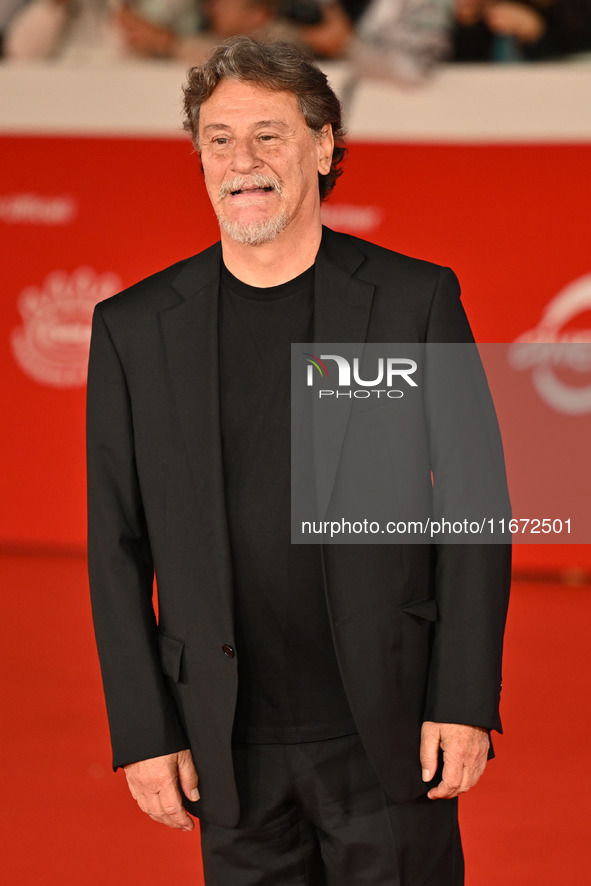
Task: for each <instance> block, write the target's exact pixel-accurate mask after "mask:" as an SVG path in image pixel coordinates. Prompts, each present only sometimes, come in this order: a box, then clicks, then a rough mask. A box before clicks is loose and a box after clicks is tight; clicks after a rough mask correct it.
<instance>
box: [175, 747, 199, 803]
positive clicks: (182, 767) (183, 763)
mask: <svg viewBox="0 0 591 886" xmlns="http://www.w3.org/2000/svg"><path fill="white" fill-rule="evenodd" d="M179 782H180V785H181V788H182V789H183V793H184V795H185V797H188V798H189V800H193V801H196V800H198V799H199V791H198V789H197V784H198V782H199V778H198V776H197V770H196V769H195V764H194V763H193V757H192V756H191V753H190V752H187V754H183V755H182V756H181V755H179Z"/></svg>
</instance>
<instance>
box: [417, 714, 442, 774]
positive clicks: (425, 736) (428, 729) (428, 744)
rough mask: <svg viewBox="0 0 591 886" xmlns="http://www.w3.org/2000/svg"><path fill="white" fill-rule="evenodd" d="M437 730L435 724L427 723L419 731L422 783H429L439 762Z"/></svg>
mask: <svg viewBox="0 0 591 886" xmlns="http://www.w3.org/2000/svg"><path fill="white" fill-rule="evenodd" d="M439 743H440V734H439V729H438V728H437V725H436V724H435V723H431V722H430V721H427V722H425V723H423V727H422V729H421V747H420V751H419V757H420V760H421V768H422V770H423V773H422V777H423V781H431V779H432V778H433V777H434V776H435V773H436V772H437V764H438V762H439Z"/></svg>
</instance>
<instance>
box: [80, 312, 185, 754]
mask: <svg viewBox="0 0 591 886" xmlns="http://www.w3.org/2000/svg"><path fill="white" fill-rule="evenodd" d="M87 478H88V569H89V579H90V591H91V602H92V613H93V621H94V628H95V636H96V642H97V648H98V653H99V659H100V665H101V672H102V678H103V687H104V692H105V698H106V703H107V713H108V718H109V726H110V732H111V742H112V747H113V768H114V769H116V768H117V767H119V766H123V765H125V764H126V763H131V762H135V761H137V760H143V759H148V758H151V757H157V756H160V755H162V754H168V753H174V752H176V751H179V750H182V749H183V748H187V747H188V746H189V745H188V742H187V739H186V736H185V734H184V730H183V728H182V726H181V723H180V722H179V717H178V713H177V710H176V707H175V704H174V700H173V699H172V697H171V695H170V692H169V690H168V688H167V686H166V684H165V678H164V675H163V672H162V668H161V665H160V658H159V653H158V639H157V625H156V617H155V613H154V608H153V604H152V594H153V585H154V567H153V562H152V554H151V549H150V540H149V537H148V531H147V527H146V520H145V516H144V509H143V505H142V496H141V491H140V486H139V482H138V476H137V472H136V464H135V456H134V439H133V420H132V409H131V402H130V396H129V391H128V387H127V384H126V379H125V373H124V370H123V366H122V363H121V361H120V359H119V356H118V354H117V350H116V348H115V345H114V342H113V338H112V336H111V334H110V332H109V329H108V328H107V325H106V323H105V320H104V317H103V312H102V310H101V306H100V305H98V306H97V308H96V309H95V313H94V318H93V327H92V339H91V347H90V359H89V369H88V393H87Z"/></svg>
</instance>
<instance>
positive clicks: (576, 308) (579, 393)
mask: <svg viewBox="0 0 591 886" xmlns="http://www.w3.org/2000/svg"><path fill="white" fill-rule="evenodd" d="M588 312H591V274H586V275H585V276H584V277H579V278H578V280H574V281H573V282H572V283H569V284H568V286H565V288H564V289H562V290H561V291H560V292H559V293H558V295H556V296H555V297H554V298H553V299H552V301H551V302H549V303H548V304H547V305H546V309H545V311H544V313H543V315H542V318H541V320H540V322H539V324H538V325H537V326H536V327H535V328H534V329H530V330H528V331H527V332H524V333H523V334H522V335H520V336H519V338H517V339H516V340H515V342H514V343H513V344H512V345H511V347H510V348H509V352H508V359H509V364H510V365H511V366H513V368H514V369H529V370H531V373H532V382H533V384H534V387H535V388H536V390H537V392H538V394H539V395H540V397H541V398H542V400H544V401H545V402H546V403H547V404H548V405H549V406H551V407H552V408H553V409H556V410H557V411H558V412H563V413H566V414H569V415H583V414H584V413H587V412H591V328H588V329H584V328H579V327H577V323H581V320H582V318H583V315H584V314H586V313H588Z"/></svg>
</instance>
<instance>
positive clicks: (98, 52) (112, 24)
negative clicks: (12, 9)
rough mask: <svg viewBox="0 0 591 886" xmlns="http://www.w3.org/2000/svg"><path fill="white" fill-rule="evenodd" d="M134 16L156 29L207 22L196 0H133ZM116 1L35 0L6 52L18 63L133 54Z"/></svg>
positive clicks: (11, 30) (178, 29)
mask: <svg viewBox="0 0 591 886" xmlns="http://www.w3.org/2000/svg"><path fill="white" fill-rule="evenodd" d="M133 9H134V13H133V14H134V15H137V16H140V17H141V18H142V19H143V20H145V21H146V22H147V23H150V24H151V25H152V27H154V28H158V29H162V28H166V29H168V30H171V31H174V33H176V34H178V35H179V37H180V36H181V35H189V34H193V33H194V32H195V31H196V30H197V28H198V27H199V25H200V22H201V20H202V16H201V13H200V11H199V8H198V6H197V4H196V3H195V0H134V4H133ZM125 10H129V11H130V12H131V6H130V5H129V4H126V3H124V4H119V3H118V2H117V0H31V2H29V3H28V4H27V5H26V6H25V7H24V8H23V9H21V10H20V12H19V13H18V14H16V15H15V16H14V17H13V19H12V21H11V22H10V24H9V26H8V27H7V29H6V34H5V55H6V57H7V58H11V59H14V60H18V61H28V60H32V59H55V60H60V61H71V62H75V63H78V62H82V63H88V62H95V61H96V62H99V63H100V62H104V61H109V60H113V59H118V58H123V57H125V55H127V54H128V48H127V40H126V34H125V29H124V28H123V27H122V24H121V21H120V18H121V16H123V15H124V11H125Z"/></svg>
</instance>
